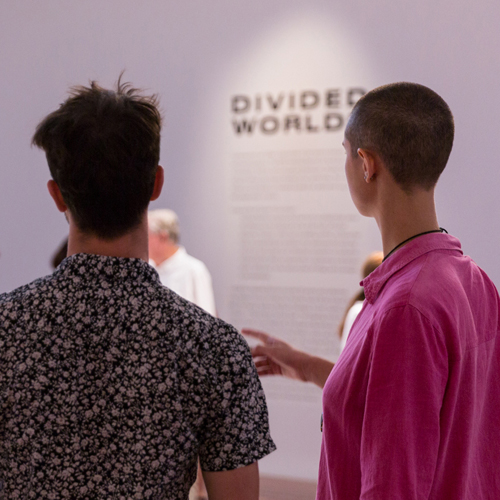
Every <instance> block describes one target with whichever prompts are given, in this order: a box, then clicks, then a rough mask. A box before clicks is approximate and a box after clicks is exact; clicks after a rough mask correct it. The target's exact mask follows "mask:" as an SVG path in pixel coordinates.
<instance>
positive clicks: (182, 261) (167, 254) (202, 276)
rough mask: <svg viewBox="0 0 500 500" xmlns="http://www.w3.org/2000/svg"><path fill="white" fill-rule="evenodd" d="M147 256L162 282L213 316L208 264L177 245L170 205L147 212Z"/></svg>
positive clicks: (214, 311)
mask: <svg viewBox="0 0 500 500" xmlns="http://www.w3.org/2000/svg"><path fill="white" fill-rule="evenodd" d="M148 224H149V259H150V264H151V265H153V267H155V269H156V271H157V272H158V274H159V275H160V280H161V282H162V284H163V285H165V286H167V287H168V288H170V289H171V290H173V291H174V292H175V293H177V294H179V295H180V296H181V297H183V298H184V299H186V300H189V301H191V302H193V303H194V304H196V305H197V306H199V307H201V308H202V309H204V310H205V311H207V312H208V313H210V314H212V316H216V315H217V313H216V309H215V298H214V292H213V287H212V277H211V276H210V272H209V271H208V269H207V266H206V265H205V264H204V263H203V262H202V261H201V260H198V259H196V258H194V257H192V256H191V255H189V254H188V253H187V252H186V249H185V248H184V247H183V246H181V245H179V237H180V231H179V219H178V217H177V214H176V213H175V212H174V211H173V210H170V209H166V208H165V209H159V210H151V211H149V213H148Z"/></svg>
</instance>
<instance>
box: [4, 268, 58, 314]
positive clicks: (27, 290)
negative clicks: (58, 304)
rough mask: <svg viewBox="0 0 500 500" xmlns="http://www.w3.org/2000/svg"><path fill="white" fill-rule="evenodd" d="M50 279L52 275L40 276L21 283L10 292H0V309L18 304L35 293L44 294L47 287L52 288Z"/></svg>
mask: <svg viewBox="0 0 500 500" xmlns="http://www.w3.org/2000/svg"><path fill="white" fill-rule="evenodd" d="M52 280H53V278H52V275H51V274H49V275H47V276H44V277H42V278H37V279H36V280H34V281H32V282H31V283H27V284H26V285H21V286H20V287H18V288H15V289H14V290H11V291H10V292H5V293H2V294H0V309H2V308H4V307H12V306H13V305H15V304H20V303H22V302H23V301H24V300H25V299H28V298H32V297H35V296H36V295H41V294H45V293H46V292H47V291H48V290H49V289H52V286H51V283H52Z"/></svg>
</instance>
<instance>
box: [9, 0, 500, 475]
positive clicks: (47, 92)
mask: <svg viewBox="0 0 500 500" xmlns="http://www.w3.org/2000/svg"><path fill="white" fill-rule="evenodd" d="M291 15H293V16H294V18H295V19H296V18H297V17H300V16H304V18H307V19H309V20H310V19H311V18H317V19H321V22H322V23H331V27H332V28H331V29H332V30H335V29H337V27H338V26H339V25H341V26H342V28H343V30H344V31H346V32H349V33H350V36H349V39H351V40H354V41H355V42H354V43H357V50H358V51H361V52H362V53H363V59H362V60H361V59H360V60H352V62H351V63H352V65H357V64H369V65H370V74H371V81H373V83H374V84H375V85H379V84H383V83H387V82H391V81H397V80H410V81H417V82H420V83H423V84H425V85H428V86H430V87H432V88H434V89H435V90H436V91H438V92H439V93H440V94H441V95H443V97H444V98H445V99H446V100H447V101H448V103H449V104H450V106H451V108H452V110H453V111H454V114H455V119H456V129H457V133H456V143H455V147H454V151H453V153H452V156H451V159H450V164H449V167H448V169H447V171H445V173H444V175H443V177H442V179H441V182H440V185H439V188H438V191H437V205H438V210H439V213H440V223H441V225H442V226H444V227H446V228H447V229H448V230H449V231H450V233H452V234H454V235H456V236H458V237H459V238H460V239H461V240H462V243H463V247H464V249H465V251H466V252H467V253H469V254H470V255H472V256H473V257H474V259H475V260H476V261H477V262H478V263H479V264H480V265H481V266H482V267H483V268H484V269H485V270H486V271H487V272H488V273H489V274H490V276H491V277H492V278H493V280H494V281H495V282H496V283H497V285H500V266H499V265H498V264H497V261H498V257H497V255H498V253H499V249H500V231H498V223H497V217H498V214H499V212H500V196H499V193H498V187H499V185H500V169H499V160H498V155H497V154H496V144H497V142H498V135H499V128H500V127H499V124H500V98H499V95H500V94H499V92H498V88H497V87H498V80H499V77H500V62H499V61H500V59H499V57H498V47H499V46H500V30H498V19H499V15H500V4H499V3H498V2H496V1H494V0H491V1H489V0H478V1H476V2H469V1H466V0H455V1H451V0H444V1H436V0H420V1H419V2H394V1H392V0H377V1H375V0H373V1H369V0H349V1H345V2H340V1H337V0H328V1H327V0H307V1H306V0H301V1H298V0H282V1H278V0H254V1H253V2H230V1H227V0H211V1H210V2H207V1H206V0H190V1H186V2H180V1H175V2H174V1H173V0H149V1H147V2H132V1H124V0H104V1H103V0H98V1H97V0H86V1H85V2H67V1H66V0H64V1H63V0H45V1H43V2H32V1H27V0H17V1H16V2H8V3H7V2H2V4H1V5H0V162H1V167H0V190H1V195H0V210H1V214H2V217H1V218H0V253H1V257H0V292H2V291H6V290H10V289H12V288H14V287H16V286H19V285H21V284H23V283H25V282H27V281H30V280H32V279H34V278H36V277H38V276H40V275H43V274H46V273H47V272H49V265H48V261H49V258H50V256H51V254H52V253H53V251H54V249H55V248H56V246H57V245H58V244H59V242H60V240H61V239H62V238H63V237H64V236H65V232H66V223H65V221H64V219H63V217H62V216H61V215H60V214H59V213H58V212H57V211H56V210H55V208H54V207H53V206H52V203H51V200H50V199H49V196H48V194H47V193H46V190H45V183H46V181H47V180H48V178H49V176H48V169H47V167H46V165H45V159H44V157H43V154H42V153H41V152H39V151H38V150H36V149H31V148H30V139H31V136H32V134H33V131H34V128H35V126H36V124H37V123H38V121H39V120H40V119H41V118H42V117H43V116H44V115H45V114H46V113H48V112H49V111H52V110H53V109H54V108H55V107H56V105H57V104H58V103H60V102H62V100H63V99H64V98H65V92H66V89H67V87H68V86H69V85H72V84H80V83H86V82H87V81H88V80H89V79H97V80H99V81H100V82H101V83H102V84H104V85H111V84H112V83H113V82H114V81H115V80H116V78H117V76H118V74H119V73H120V71H121V70H122V69H126V78H127V79H128V80H131V81H132V82H134V83H135V84H137V85H139V86H143V87H146V88H150V89H152V90H153V91H156V92H158V93H160V95H161V98H162V106H163V109H164V114H165V127H164V137H163V142H162V155H161V160H162V164H163V165H164V166H165V167H166V171H167V184H166V189H165V192H164V194H163V195H162V197H161V199H160V200H159V201H158V202H156V203H155V206H165V205H168V206H171V207H172V208H174V209H176V210H177V211H178V213H179V215H180V217H181V221H182V226H183V227H182V229H183V240H184V243H185V244H186V246H187V247H188V248H189V250H190V252H191V253H192V254H194V255H196V256H197V257H199V258H201V259H202V260H204V261H205V262H206V263H207V264H208V266H209V268H210V269H211V271H212V273H213V276H214V282H215V285H216V294H217V298H218V301H219V303H220V304H224V293H225V291H224V283H225V278H224V259H223V257H222V255H223V254H222V253H221V251H220V250H221V245H222V242H223V241H224V229H223V225H222V224H219V223H218V222H217V221H218V220H219V219H220V218H221V217H223V215H224V207H223V205H222V202H221V200H222V199H223V193H224V191H223V186H222V185H221V182H220V181H219V180H220V178H221V176H222V172H221V167H220V164H219V162H218V161H217V145H213V150H212V151H211V152H209V156H207V161H206V162H200V161H199V158H200V155H199V148H200V145H201V144H204V147H205V148H206V137H207V130H208V129H209V128H210V126H211V125H212V122H211V118H212V117H211V116H210V113H209V112H208V111H207V110H209V109H212V108H211V107H210V105H209V103H207V99H209V98H210V96H211V95H213V94H214V88H216V87H217V85H218V82H219V81H221V79H224V78H225V77H226V76H227V75H228V73H230V72H231V68H232V67H233V65H236V62H237V61H238V60H239V58H240V57H244V55H246V54H248V50H249V48H250V47H252V46H254V45H255V44H256V43H257V42H259V40H260V39H272V37H271V36H270V34H272V33H273V29H274V28H275V27H276V26H279V25H281V23H282V22H283V20H284V19H286V18H287V17H289V16H291ZM284 56H286V57H293V54H285V55H284ZM367 61H368V63H367ZM278 63H279V61H277V64H278ZM324 64H329V61H328V60H325V61H324ZM226 111H227V110H223V111H221V113H225V112H226ZM214 119H215V118H214ZM372 239H373V247H374V248H377V247H378V246H379V240H378V237H377V236H375V235H374V236H373V237H372ZM220 312H221V314H222V315H223V316H224V313H225V311H224V306H222V310H221V311H220ZM290 459H291V460H295V458H294V457H290ZM297 460H298V462H296V463H295V464H290V465H289V466H288V465H287V466H285V467H284V468H283V470H287V469H288V470H290V471H294V470H301V471H303V475H304V476H306V477H314V475H315V470H316V468H317V464H315V463H312V464H311V463H308V464H303V463H300V457H298V458H297Z"/></svg>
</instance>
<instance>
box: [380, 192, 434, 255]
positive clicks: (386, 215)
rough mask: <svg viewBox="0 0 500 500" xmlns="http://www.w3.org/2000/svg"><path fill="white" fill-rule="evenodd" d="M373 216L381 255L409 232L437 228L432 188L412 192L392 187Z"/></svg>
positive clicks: (405, 237)
mask: <svg viewBox="0 0 500 500" xmlns="http://www.w3.org/2000/svg"><path fill="white" fill-rule="evenodd" d="M384 200H385V201H384V202H383V203H381V209H380V212H379V213H378V214H377V215H376V216H375V219H376V221H377V224H378V226H379V229H380V233H381V235H382V245H383V250H384V255H387V254H388V253H389V252H391V250H393V249H394V248H395V247H396V246H397V245H399V244H401V243H402V242H403V241H405V240H407V239H408V238H411V237H412V236H416V235H419V234H420V233H423V232H426V231H433V230H436V229H439V224H438V220H437V215H436V207H435V204H434V190H433V189H432V190H431V191H424V190H418V191H416V192H414V193H412V194H411V195H409V194H407V193H405V192H403V191H392V192H391V193H390V194H389V193H387V194H386V196H385V197H384Z"/></svg>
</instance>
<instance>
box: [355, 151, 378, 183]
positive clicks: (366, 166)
mask: <svg viewBox="0 0 500 500" xmlns="http://www.w3.org/2000/svg"><path fill="white" fill-rule="evenodd" d="M357 153H358V156H359V157H360V158H361V161H362V162H363V176H364V179H365V181H366V182H371V181H373V180H374V179H375V177H376V176H377V173H378V161H379V160H378V156H377V155H375V154H374V153H372V152H371V151H368V150H367V149H363V148H358V151H357Z"/></svg>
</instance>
